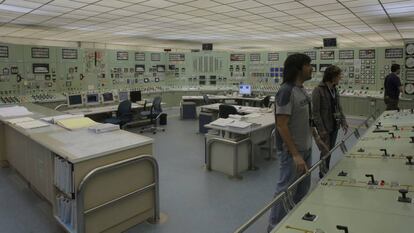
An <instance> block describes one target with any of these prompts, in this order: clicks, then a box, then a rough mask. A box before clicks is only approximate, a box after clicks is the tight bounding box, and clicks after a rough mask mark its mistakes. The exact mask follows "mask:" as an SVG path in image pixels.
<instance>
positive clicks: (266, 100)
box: [261, 95, 270, 108]
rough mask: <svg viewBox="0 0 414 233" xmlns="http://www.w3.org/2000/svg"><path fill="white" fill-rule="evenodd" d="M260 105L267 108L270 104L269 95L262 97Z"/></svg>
mask: <svg viewBox="0 0 414 233" xmlns="http://www.w3.org/2000/svg"><path fill="white" fill-rule="evenodd" d="M261 106H262V107H264V108H268V107H269V106H270V95H267V96H266V97H264V99H263V100H262V102H261Z"/></svg>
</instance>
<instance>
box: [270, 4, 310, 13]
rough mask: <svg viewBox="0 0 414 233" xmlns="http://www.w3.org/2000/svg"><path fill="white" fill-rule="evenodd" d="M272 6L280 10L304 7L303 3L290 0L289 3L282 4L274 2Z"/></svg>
mask: <svg viewBox="0 0 414 233" xmlns="http://www.w3.org/2000/svg"><path fill="white" fill-rule="evenodd" d="M271 6H272V7H274V8H276V9H278V10H280V11H285V10H292V9H297V8H302V7H303V5H302V4H300V3H298V2H288V3H281V4H273V5H271Z"/></svg>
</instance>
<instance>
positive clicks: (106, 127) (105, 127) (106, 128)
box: [89, 123, 119, 133]
mask: <svg viewBox="0 0 414 233" xmlns="http://www.w3.org/2000/svg"><path fill="white" fill-rule="evenodd" d="M89 130H90V131H92V132H94V133H105V132H110V131H114V130H119V125H114V124H110V123H106V124H97V125H93V126H91V127H89Z"/></svg>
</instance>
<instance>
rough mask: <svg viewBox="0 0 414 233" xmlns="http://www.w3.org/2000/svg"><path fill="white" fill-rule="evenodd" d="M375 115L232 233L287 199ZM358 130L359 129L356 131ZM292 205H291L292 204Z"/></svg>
mask: <svg viewBox="0 0 414 233" xmlns="http://www.w3.org/2000/svg"><path fill="white" fill-rule="evenodd" d="M371 118H373V119H375V117H374V116H373V115H370V116H369V117H368V118H367V119H365V120H364V122H362V123H361V124H360V125H359V126H358V127H356V128H355V130H354V131H352V132H351V133H349V134H348V135H347V136H345V137H344V138H343V139H342V140H341V142H339V143H337V144H336V145H335V146H334V147H333V148H332V149H331V150H330V151H329V152H328V153H327V154H326V155H324V156H323V157H322V158H321V159H320V160H319V161H318V162H316V163H315V164H314V165H312V167H310V168H309V169H308V171H307V172H306V173H304V174H303V175H302V176H300V177H299V178H298V179H296V180H295V181H294V182H293V183H292V184H291V185H289V186H288V187H287V188H286V190H284V191H282V192H280V193H279V194H278V195H277V196H276V197H274V198H273V199H272V201H270V202H269V203H268V204H267V205H266V206H265V207H263V208H262V209H261V210H260V211H259V212H258V213H257V214H255V215H254V216H253V217H251V218H250V219H249V220H248V221H247V222H245V223H244V224H243V225H241V226H240V227H239V228H237V229H236V230H235V231H234V233H242V232H244V231H246V230H247V229H248V228H249V227H250V226H251V225H253V224H254V223H255V222H256V221H257V220H258V219H259V218H260V217H262V216H263V215H264V214H265V213H266V212H267V211H268V210H269V209H270V208H272V207H273V206H274V205H276V204H277V203H279V202H280V201H281V200H282V198H287V199H289V196H290V194H289V191H291V190H292V189H293V188H295V187H296V186H297V185H298V184H299V183H300V182H301V181H302V180H304V179H305V178H306V177H308V176H310V175H311V172H312V171H314V170H315V169H316V168H318V167H319V166H320V165H321V164H322V163H324V162H325V160H326V159H327V158H328V157H329V156H331V155H332V152H333V151H335V150H336V149H337V148H338V147H340V146H341V145H344V144H345V141H347V140H348V139H349V138H350V137H351V136H352V135H355V134H354V133H355V131H356V130H359V129H360V128H361V127H362V126H363V125H367V124H368V121H369V120H370V119H371ZM358 132H359V131H358ZM292 207H293V206H292Z"/></svg>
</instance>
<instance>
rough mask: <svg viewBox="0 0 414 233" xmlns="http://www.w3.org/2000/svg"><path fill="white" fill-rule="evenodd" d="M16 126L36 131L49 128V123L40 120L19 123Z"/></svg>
mask: <svg viewBox="0 0 414 233" xmlns="http://www.w3.org/2000/svg"><path fill="white" fill-rule="evenodd" d="M16 125H17V126H19V127H22V128H23V129H35V128H41V127H47V126H49V124H48V123H46V122H43V121H39V120H33V121H25V122H19V123H16Z"/></svg>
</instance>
